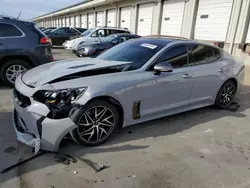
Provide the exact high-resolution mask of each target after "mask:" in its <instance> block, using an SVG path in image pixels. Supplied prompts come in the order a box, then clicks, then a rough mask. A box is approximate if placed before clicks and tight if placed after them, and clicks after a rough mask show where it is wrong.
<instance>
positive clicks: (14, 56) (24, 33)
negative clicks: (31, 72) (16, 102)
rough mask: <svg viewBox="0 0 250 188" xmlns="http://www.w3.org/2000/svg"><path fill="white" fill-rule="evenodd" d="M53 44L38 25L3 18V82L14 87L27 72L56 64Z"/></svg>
mask: <svg viewBox="0 0 250 188" xmlns="http://www.w3.org/2000/svg"><path fill="white" fill-rule="evenodd" d="M53 60H54V59H53V56H52V53H51V41H50V39H49V38H48V37H47V36H46V35H45V34H44V33H43V32H41V31H40V30H39V29H38V28H37V27H36V26H35V24H34V23H32V22H26V21H21V20H17V19H14V18H10V17H6V16H1V15H0V79H1V81H2V82H3V83H4V84H5V85H9V86H13V85H14V83H15V79H16V77H17V76H18V75H20V74H21V73H23V72H24V71H26V70H28V69H30V68H32V67H35V66H38V65H41V64H44V63H48V62H51V61H53Z"/></svg>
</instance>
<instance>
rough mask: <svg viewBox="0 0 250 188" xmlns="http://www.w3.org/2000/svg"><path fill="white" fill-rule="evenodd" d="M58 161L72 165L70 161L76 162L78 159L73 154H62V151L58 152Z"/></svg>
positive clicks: (56, 158) (56, 157)
mask: <svg viewBox="0 0 250 188" xmlns="http://www.w3.org/2000/svg"><path fill="white" fill-rule="evenodd" d="M55 160H56V162H59V163H62V164H65V165H70V163H71V162H72V163H76V162H77V160H76V159H75V158H74V157H73V156H72V155H67V154H62V153H57V154H56V156H55Z"/></svg>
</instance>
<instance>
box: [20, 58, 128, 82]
mask: <svg viewBox="0 0 250 188" xmlns="http://www.w3.org/2000/svg"><path fill="white" fill-rule="evenodd" d="M126 64H131V62H123V61H104V60H99V59H94V58H83V59H79V58H77V59H68V60H63V61H57V62H53V63H48V64H44V65H41V66H38V67H36V68H33V69H31V70H29V71H27V72H26V73H24V74H23V75H22V80H23V82H24V83H25V84H26V85H29V86H32V87H36V86H41V85H44V84H46V83H48V82H51V81H53V80H55V79H58V78H60V77H63V76H67V75H70V74H74V73H78V72H83V71H88V70H98V69H102V68H109V67H116V66H121V65H126Z"/></svg>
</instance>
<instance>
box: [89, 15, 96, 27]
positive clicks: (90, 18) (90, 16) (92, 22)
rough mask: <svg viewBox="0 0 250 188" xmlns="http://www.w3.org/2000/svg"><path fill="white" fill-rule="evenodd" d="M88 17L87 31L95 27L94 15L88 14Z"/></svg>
mask: <svg viewBox="0 0 250 188" xmlns="http://www.w3.org/2000/svg"><path fill="white" fill-rule="evenodd" d="M87 17H88V29H90V28H93V27H95V20H94V13H89V14H88V15H87Z"/></svg>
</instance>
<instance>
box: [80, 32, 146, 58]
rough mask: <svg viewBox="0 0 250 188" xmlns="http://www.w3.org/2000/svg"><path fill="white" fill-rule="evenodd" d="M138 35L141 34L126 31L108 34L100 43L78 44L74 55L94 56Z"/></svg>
mask: <svg viewBox="0 0 250 188" xmlns="http://www.w3.org/2000/svg"><path fill="white" fill-rule="evenodd" d="M139 37H141V36H139V35H133V34H126V33H121V34H114V35H110V36H107V37H105V38H103V40H102V41H101V42H100V43H90V44H85V43H82V44H79V45H78V49H77V51H76V55H77V56H78V57H95V56H97V55H99V54H100V53H101V52H102V51H104V50H107V49H109V48H111V47H113V46H115V45H117V44H120V43H122V42H125V41H127V40H130V39H135V38H139Z"/></svg>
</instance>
